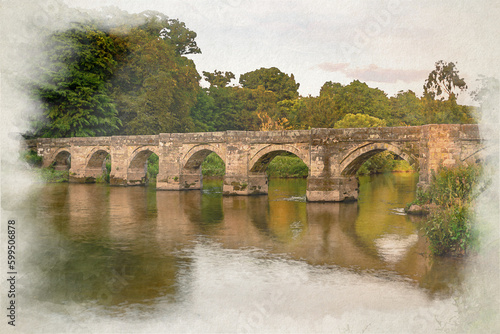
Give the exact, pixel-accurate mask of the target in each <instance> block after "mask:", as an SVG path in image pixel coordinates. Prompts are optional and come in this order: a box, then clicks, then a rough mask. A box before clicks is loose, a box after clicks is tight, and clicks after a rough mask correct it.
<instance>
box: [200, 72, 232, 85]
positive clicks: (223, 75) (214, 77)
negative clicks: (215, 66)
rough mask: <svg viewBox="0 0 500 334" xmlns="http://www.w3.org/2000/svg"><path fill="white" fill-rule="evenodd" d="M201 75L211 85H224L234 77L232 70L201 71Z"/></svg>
mask: <svg viewBox="0 0 500 334" xmlns="http://www.w3.org/2000/svg"><path fill="white" fill-rule="evenodd" d="M203 76H204V77H205V80H207V81H208V82H209V83H210V85H211V86H215V87H226V86H227V85H228V84H229V82H230V81H231V80H232V79H234V78H235V76H234V74H233V73H232V72H222V71H217V70H215V71H214V72H213V73H211V72H206V71H203Z"/></svg>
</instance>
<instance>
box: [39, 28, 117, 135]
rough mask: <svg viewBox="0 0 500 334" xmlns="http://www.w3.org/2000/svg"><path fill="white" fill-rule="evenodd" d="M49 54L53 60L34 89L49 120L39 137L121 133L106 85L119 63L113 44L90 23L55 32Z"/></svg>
mask: <svg viewBox="0 0 500 334" xmlns="http://www.w3.org/2000/svg"><path fill="white" fill-rule="evenodd" d="M46 54H47V58H48V59H49V60H50V62H49V64H48V65H46V67H41V71H43V76H42V80H41V81H40V82H38V83H35V85H34V86H35V95H36V96H37V97H38V98H39V99H40V101H41V106H42V109H43V110H44V116H45V117H44V119H45V121H44V122H43V123H41V124H40V125H39V126H38V127H37V129H36V130H35V132H36V135H38V136H43V137H75V136H79V137H80V136H96V135H106V134H108V133H109V132H110V131H112V130H114V129H117V128H118V125H119V124H120V121H119V119H118V117H117V110H116V108H115V105H114V104H113V103H112V100H111V98H110V97H109V95H108V84H107V80H108V79H109V78H110V76H111V74H112V73H113V70H114V68H115V66H116V64H117V62H116V60H115V57H116V56H117V53H116V49H115V48H114V47H113V40H112V39H111V38H110V37H109V36H108V35H106V34H105V33H104V32H102V31H99V30H98V29H97V28H95V27H94V26H93V25H92V24H90V23H88V24H81V25H75V27H74V28H72V29H70V30H68V31H65V32H61V33H56V34H54V35H53V36H52V39H51V41H50V43H49V44H48V45H47V49H46Z"/></svg>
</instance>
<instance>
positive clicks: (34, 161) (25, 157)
mask: <svg viewBox="0 0 500 334" xmlns="http://www.w3.org/2000/svg"><path fill="white" fill-rule="evenodd" d="M21 160H22V161H25V162H27V163H28V164H29V165H30V166H32V167H41V166H42V160H43V157H41V156H39V155H38V154H37V153H36V151H34V150H28V151H23V152H21Z"/></svg>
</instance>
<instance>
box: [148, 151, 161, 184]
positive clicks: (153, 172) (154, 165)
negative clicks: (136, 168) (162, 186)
mask: <svg viewBox="0 0 500 334" xmlns="http://www.w3.org/2000/svg"><path fill="white" fill-rule="evenodd" d="M159 160H160V159H159V158H158V156H157V155H156V154H154V153H153V154H151V155H150V156H149V158H148V167H147V169H148V171H147V178H148V180H151V179H156V177H157V176H158V172H159V165H160V163H159Z"/></svg>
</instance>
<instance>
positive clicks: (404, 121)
mask: <svg viewBox="0 0 500 334" xmlns="http://www.w3.org/2000/svg"><path fill="white" fill-rule="evenodd" d="M389 100H390V104H391V113H390V119H391V122H390V123H391V124H392V125H395V126H406V125H422V124H424V123H425V116H424V104H423V103H422V101H421V100H420V99H419V98H418V97H417V96H416V95H415V93H414V92H413V91H411V90H408V91H406V92H403V91H399V92H398V94H397V95H396V96H394V97H391V98H390V99H389Z"/></svg>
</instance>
